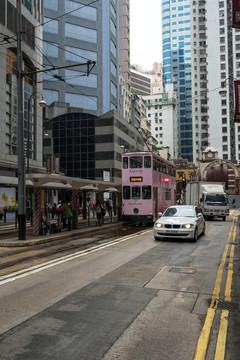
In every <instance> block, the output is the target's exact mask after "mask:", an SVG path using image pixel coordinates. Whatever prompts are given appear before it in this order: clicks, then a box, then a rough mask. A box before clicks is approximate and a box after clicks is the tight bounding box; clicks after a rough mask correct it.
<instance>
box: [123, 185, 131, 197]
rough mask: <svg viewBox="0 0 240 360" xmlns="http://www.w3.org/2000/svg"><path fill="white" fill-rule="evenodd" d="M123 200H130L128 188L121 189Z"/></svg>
mask: <svg viewBox="0 0 240 360" xmlns="http://www.w3.org/2000/svg"><path fill="white" fill-rule="evenodd" d="M123 199H124V200H129V199H130V186H124V187H123Z"/></svg>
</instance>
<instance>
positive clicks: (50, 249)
mask: <svg viewBox="0 0 240 360" xmlns="http://www.w3.org/2000/svg"><path fill="white" fill-rule="evenodd" d="M143 230H144V231H146V229H145V228H144V229H143V228H136V227H129V228H128V229H127V228H123V229H120V230H119V229H115V230H113V229H111V230H107V231H106V230H105V231H104V228H103V229H101V231H100V232H99V231H98V233H97V234H95V235H94V234H91V235H90V236H86V235H85V236H80V237H79V238H78V239H76V238H75V239H71V238H69V239H64V240H59V241H57V242H54V243H53V242H51V243H47V244H44V245H43V244H41V245H40V244H39V245H34V246H31V248H29V247H24V248H22V247H21V248H13V249H9V248H8V249H7V250H6V251H2V252H1V255H0V277H1V276H4V275H7V274H10V273H11V272H15V271H21V270H23V269H24V268H25V267H29V266H31V265H40V264H41V263H42V262H45V261H48V260H49V261H54V260H57V259H58V258H60V257H61V256H68V255H71V254H73V255H74V254H75V253H77V252H79V251H84V250H88V249H89V248H91V247H93V246H94V247H97V246H102V245H104V244H107V243H109V242H111V241H114V240H116V239H118V238H122V237H125V236H128V235H135V234H138V233H141V232H142V231H143Z"/></svg>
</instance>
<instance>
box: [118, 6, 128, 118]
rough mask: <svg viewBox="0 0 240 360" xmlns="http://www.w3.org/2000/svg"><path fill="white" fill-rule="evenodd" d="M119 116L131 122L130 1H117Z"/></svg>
mask: <svg viewBox="0 0 240 360" xmlns="http://www.w3.org/2000/svg"><path fill="white" fill-rule="evenodd" d="M119 69H120V114H121V115H122V117H123V118H124V119H126V120H127V121H128V122H130V121H131V89H130V0H119Z"/></svg>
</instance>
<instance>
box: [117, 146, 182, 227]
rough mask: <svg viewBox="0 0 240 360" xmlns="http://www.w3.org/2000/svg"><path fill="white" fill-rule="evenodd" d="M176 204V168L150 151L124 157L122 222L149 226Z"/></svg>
mask: <svg viewBox="0 0 240 360" xmlns="http://www.w3.org/2000/svg"><path fill="white" fill-rule="evenodd" d="M175 202H176V168H175V165H174V164H173V163H171V162H170V161H168V160H166V159H163V158H162V157H160V156H159V155H157V154H155V153H153V152H150V151H146V152H145V151H143V152H132V153H124V154H122V221H124V222H128V223H134V224H142V225H145V224H147V223H153V222H154V221H156V220H157V219H158V213H159V212H163V211H164V210H165V209H166V208H167V207H168V206H171V205H174V204H175Z"/></svg>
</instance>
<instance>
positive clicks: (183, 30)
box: [162, 0, 193, 161]
mask: <svg viewBox="0 0 240 360" xmlns="http://www.w3.org/2000/svg"><path fill="white" fill-rule="evenodd" d="M190 3H191V1H190V0H181V1H180V0H169V1H165V0H162V43H163V84H164V85H166V84H170V83H173V85H174V92H176V94H177V104H178V115H177V116H178V151H179V155H180V156H182V157H183V158H186V159H188V160H189V161H192V160H193V136H192V86H191V67H192V57H191V26H190Z"/></svg>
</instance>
